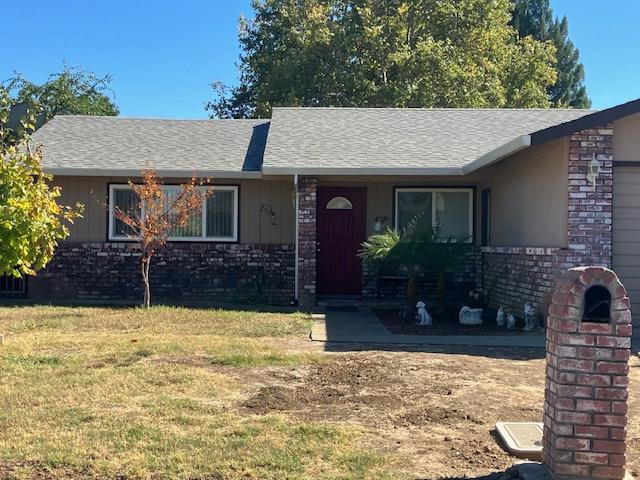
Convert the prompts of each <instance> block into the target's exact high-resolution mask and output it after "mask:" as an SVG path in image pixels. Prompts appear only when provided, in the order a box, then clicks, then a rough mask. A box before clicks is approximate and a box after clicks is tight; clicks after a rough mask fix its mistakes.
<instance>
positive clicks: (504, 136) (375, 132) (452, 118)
mask: <svg viewBox="0 0 640 480" xmlns="http://www.w3.org/2000/svg"><path fill="white" fill-rule="evenodd" d="M593 112H594V111H592V110H569V109H547V110H539V109H518V110H516V109H454V108H447V109H435V108H434V109H427V108H275V109H274V111H273V116H272V124H273V128H272V132H271V133H270V134H269V139H268V141H267V148H266V152H265V158H264V167H265V169H268V168H270V167H271V168H276V169H277V168H284V167H288V168H305V167H306V168H309V167H313V168H364V167H366V168H390V167H396V168H450V167H454V168H455V167H463V166H465V165H468V164H470V163H471V162H473V161H474V160H477V159H478V158H480V157H482V156H483V155H486V154H488V153H489V152H491V151H493V150H495V149H496V148H498V147H500V146H502V145H504V144H506V143H508V142H510V141H512V140H514V139H516V138H517V137H519V136H522V135H528V134H531V133H534V132H536V131H538V130H542V129H544V128H547V127H550V126H554V125H557V124H560V123H564V122H568V121H571V120H575V119H576V118H579V117H582V116H584V115H587V114H590V113H593Z"/></svg>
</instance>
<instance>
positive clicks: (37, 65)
mask: <svg viewBox="0 0 640 480" xmlns="http://www.w3.org/2000/svg"><path fill="white" fill-rule="evenodd" d="M551 2H552V5H553V8H554V12H555V13H556V14H557V15H563V14H566V15H567V16H568V18H569V26H570V36H571V38H572V40H573V41H574V43H575V44H576V45H577V46H578V48H579V49H580V52H581V58H582V61H583V63H584V65H585V69H586V73H587V82H586V83H587V87H588V91H589V94H590V96H591V98H592V100H593V104H594V107H595V108H606V107H608V106H613V105H615V104H618V103H621V102H624V101H627V100H631V99H634V98H638V97H640V83H638V78H639V77H640V49H638V45H640V29H638V28H637V19H638V18H640V2H637V1H633V0H607V2H603V1H602V0H551ZM19 5H21V2H9V4H8V5H4V6H3V17H4V18H5V19H10V20H9V21H8V22H7V21H5V22H3V34H4V35H3V38H4V39H5V41H4V42H3V43H4V46H3V48H2V49H0V80H4V79H6V78H9V77H10V76H11V75H12V72H13V71H19V72H21V73H22V74H24V75H25V76H26V77H27V78H28V79H30V80H33V81H37V82H41V81H44V80H45V79H46V77H47V75H48V74H49V73H52V72H57V71H59V70H60V69H61V68H62V62H63V60H66V61H67V62H69V63H70V64H72V65H81V66H82V67H84V68H86V69H89V70H93V71H94V72H96V73H97V74H106V73H110V74H111V75H112V76H113V77H114V82H113V84H112V87H113V89H114V91H115V93H116V103H117V104H118V106H119V107H120V111H121V115H123V116H128V117H132V116H133V117H164V118H206V116H207V114H206V112H205V111H204V106H203V105H204V102H205V101H206V100H207V99H209V98H211V97H212V91H211V88H210V83H211V82H212V81H214V80H221V81H223V82H225V83H233V82H235V81H236V67H235V64H236V62H237V59H238V54H239V49H238V44H237V21H238V17H239V15H240V14H241V13H245V14H250V13H251V9H250V7H249V0H183V1H182V2H176V1H175V0H154V1H152V0H139V1H131V0H110V1H107V0H100V1H99V0H93V1H86V0H84V1H81V0H64V1H51V0H32V1H31V2H29V9H28V10H29V14H25V12H24V7H19ZM7 39H9V41H7Z"/></svg>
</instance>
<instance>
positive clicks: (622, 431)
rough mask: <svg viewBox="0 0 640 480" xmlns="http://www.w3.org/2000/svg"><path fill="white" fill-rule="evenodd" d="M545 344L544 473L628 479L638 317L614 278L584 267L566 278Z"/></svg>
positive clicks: (609, 273) (557, 293) (604, 271)
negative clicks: (629, 410) (630, 391)
mask: <svg viewBox="0 0 640 480" xmlns="http://www.w3.org/2000/svg"><path fill="white" fill-rule="evenodd" d="M603 305H606V306H607V307H608V309H606V308H603ZM546 345H547V370H546V374H547V378H546V385H545V402H544V439H543V462H544V464H545V466H546V467H547V469H548V470H549V472H550V473H551V475H552V477H553V478H554V479H556V480H560V479H569V478H574V479H575V478H585V479H586V478H591V479H605V478H606V479H620V480H622V479H623V478H624V476H625V470H624V465H625V452H626V442H625V440H626V425H627V388H628V384H629V376H628V375H629V365H628V362H629V356H630V347H631V311H630V309H629V298H628V297H627V292H626V290H625V288H624V286H623V285H622V283H621V282H620V280H619V279H618V277H617V275H616V274H615V273H614V272H613V271H611V270H609V269H607V268H603V267H580V268H573V269H571V270H568V271H567V272H565V273H564V274H563V275H562V276H561V277H560V279H559V280H558V282H557V284H556V288H555V290H554V293H553V299H552V303H551V306H550V307H549V316H548V320H547V342H546Z"/></svg>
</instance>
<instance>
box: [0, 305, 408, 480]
mask: <svg viewBox="0 0 640 480" xmlns="http://www.w3.org/2000/svg"><path fill="white" fill-rule="evenodd" d="M309 328H310V318H309V317H308V316H307V315H305V314H274V313H255V312H236V311H221V310H205V309H202V310H194V309H182V308H164V307H157V308H152V309H150V310H148V311H145V310H142V309H109V308H58V307H15V308H0V333H4V334H5V344H4V346H1V347H0V432H1V434H0V476H2V475H3V473H2V472H3V470H2V468H4V475H10V476H12V477H14V478H32V477H35V476H36V475H39V474H42V472H48V474H47V475H50V476H51V477H53V478H55V477H56V476H57V475H59V476H60V478H67V477H69V476H77V478H83V477H84V476H91V475H94V476H96V477H115V476H117V475H121V476H123V477H124V478H154V479H155V478H211V479H222V478H224V479H226V478H229V479H254V478H255V479H290V478H308V479H314V478H332V479H340V478H343V479H357V478H372V479H373V478H376V479H379V478H399V477H400V474H398V473H397V470H396V466H395V465H394V463H393V462H392V460H391V459H390V458H388V457H387V456H385V455H383V454H380V453H376V452H375V451H374V450H372V449H371V448H370V447H368V446H367V445H366V442H363V441H362V439H363V438H364V432H362V431H361V430H359V429H358V428H356V427H349V426H345V425H340V424H335V423H334V424H329V423H322V422H303V421H297V420H294V419H292V418H290V417H287V416H284V415H277V414H266V415H257V414H254V413H251V412H247V411H246V409H243V408H241V406H240V405H241V401H242V399H243V398H244V397H245V396H246V389H247V388H248V387H249V386H250V384H251V381H250V380H249V378H250V377H251V375H253V374H255V373H256V371H260V369H267V368H273V367H278V366H299V365H307V364H314V363H319V362H323V361H327V354H324V353H322V352H320V351H315V350H313V349H312V348H310V346H307V341H306V339H307V337H308V333H309ZM245 379H247V380H245ZM394 472H396V473H394ZM37 478H41V477H37ZM47 478H48V477H47ZM119 478H120V477H119Z"/></svg>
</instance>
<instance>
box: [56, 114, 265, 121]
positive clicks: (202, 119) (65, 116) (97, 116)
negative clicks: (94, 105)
mask: <svg viewBox="0 0 640 480" xmlns="http://www.w3.org/2000/svg"><path fill="white" fill-rule="evenodd" d="M55 118H87V119H89V118H90V119H101V120H102V119H105V120H107V119H108V120H143V121H153V122H224V123H227V122H228V123H232V122H264V123H266V122H270V121H271V119H270V118H154V117H121V116H119V115H118V116H114V115H55V116H54V117H53V118H52V119H51V120H53V119H55Z"/></svg>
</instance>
